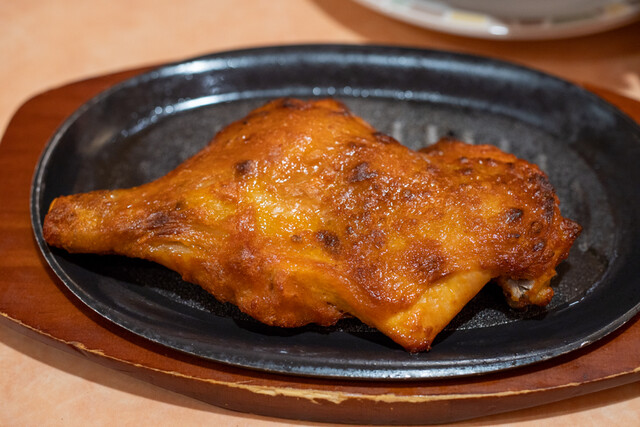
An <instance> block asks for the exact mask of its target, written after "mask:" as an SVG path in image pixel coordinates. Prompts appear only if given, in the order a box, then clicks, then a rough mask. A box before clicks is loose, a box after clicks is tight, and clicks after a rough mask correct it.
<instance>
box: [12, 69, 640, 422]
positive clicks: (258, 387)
mask: <svg viewBox="0 0 640 427" xmlns="http://www.w3.org/2000/svg"><path fill="white" fill-rule="evenodd" d="M143 71H146V69H145V70H143V69H139V70H132V71H127V72H123V73H118V74H111V75H107V76H102V77H98V78H93V79H90V80H85V81H81V82H77V83H73V84H70V85H67V86H64V87H61V88H58V89H54V90H51V91H48V92H46V93H43V94H41V95H38V96H36V97H34V98H32V99H31V100H29V101H27V102H26V103H25V104H24V105H23V106H22V107H21V108H20V109H19V110H18V111H17V112H16V114H15V116H14V117H13V119H12V120H11V122H10V123H9V126H8V128H7V131H6V133H5V135H4V137H3V139H2V142H1V144H0V183H1V185H0V201H1V204H0V236H1V237H0V315H1V317H0V319H1V321H3V322H4V323H5V324H6V325H8V326H10V327H13V328H15V329H17V330H19V331H21V332H23V333H25V334H28V335H30V336H32V337H33V338H35V339H38V340H42V341H45V342H46V343H48V344H51V345H54V346H56V347H59V348H62V349H64V350H67V351H70V352H79V353H81V354H82V355H84V356H86V357H87V358H88V359H90V360H93V361H95V362H97V363H100V364H101V365H105V366H108V367H111V368H114V369H117V370H118V371H120V372H126V373H128V374H130V375H132V376H134V377H136V378H139V379H142V380H144V381H148V382H150V383H152V384H155V385H158V386H161V387H165V388H167V389H170V390H173V391H175V392H178V393H182V394H185V395H188V396H191V397H194V398H196V399H199V400H202V401H205V402H208V403H211V404H213V405H217V406H220V407H224V408H229V409H233V410H237V411H242V412H248V413H254V414H261V415H268V416H274V417H286V418H291V419H303V420H311V421H325V422H342V423H366V424H374V423H383V424H392V423H399V424H411V423H420V424H426V423H443V422H451V421H457V420H462V419H468V418H474V417H480V416H484V415H490V414H496V413H500V412H506V411H511V410H516V409H521V408H527V407H532V406H536V405H542V404H545V403H549V402H554V401H558V400H561V399H566V398H570V397H574V396H577V395H581V394H586V393H591V392H595V391H599V390H603V389H606V388H610V387H615V386H619V385H623V384H627V383H630V382H633V381H637V380H640V351H638V349H640V316H636V317H635V318H634V319H632V320H631V321H630V322H629V323H627V324H626V325H625V326H624V327H622V328H621V329H619V330H618V331H616V332H615V333H613V334H611V335H610V336H608V337H606V338H605V339H603V340H601V341H599V342H597V343H596V344H594V345H591V346H588V347H586V348H583V349H581V350H578V351H575V352H573V353H570V354H568V355H565V356H561V357H558V358H555V359H553V360H551V361H548V362H544V363H540V364H537V365H533V366H529V367H524V368H519V369H515V370H511V371H508V372H503V373H497V374H490V375H482V376H477V377H470V378H463V379H451V380H437V381H435V380H430V381H406V382H404V381H401V382H398V381H389V382H382V381H380V382H368V381H364V382H363V381H338V380H323V379H311V378H303V377H295V376H286V375H274V374H267V373H261V372H257V371H252V370H244V369H239V368H234V367H230V366H226V365H223V364H218V363H215V362H210V361H206V360H202V359H199V358H197V357H192V356H188V355H185V354H183V353H180V352H177V351H173V350H170V349H167V348H164V347H162V346H159V345H157V344H153V343H150V342H149V341H147V340H145V339H143V338H140V337H138V336H135V335H133V334H131V333H128V332H127V331H125V330H123V329H121V328H120V327H118V326H116V325H113V324H111V323H110V322H108V321H106V320H104V319H103V318H101V317H99V316H98V315H96V314H94V313H93V312H92V311H91V310H89V309H88V308H86V307H84V306H83V305H82V304H81V303H80V302H79V301H77V300H76V299H75V297H74V296H73V295H71V294H70V292H68V291H67V290H66V288H65V287H64V286H63V285H62V284H61V283H60V281H59V280H58V279H57V277H56V276H55V275H54V273H53V272H52V271H51V270H50V269H49V268H48V266H47V264H46V262H45V261H44V259H43V258H42V256H41V254H40V251H39V250H38V247H37V245H36V243H35V240H34V238H33V234H32V230H31V223H30V217H29V192H30V186H31V179H32V174H33V171H34V168H35V165H36V163H37V161H38V158H39V156H40V153H41V151H42V149H43V148H44V146H45V144H46V142H47V141H48V140H49V138H50V137H51V136H52V134H53V133H54V132H55V131H56V129H57V128H58V126H59V125H60V124H61V123H62V122H63V121H64V120H65V118H66V117H67V116H68V115H70V114H71V113H72V112H73V111H74V110H76V109H77V108H78V107H79V106H80V105H81V104H82V103H84V102H85V101H87V100H88V99H89V98H91V97H92V96H94V95H96V94H97V93H98V92H100V91H102V90H104V89H106V88H108V87H109V86H111V85H113V84H115V83H118V82H120V81H122V80H124V79H126V78H129V77H132V76H134V75H136V74H138V73H141V72H143ZM589 89H590V90H591V91H593V92H595V93H597V94H599V95H600V96H602V97H603V98H605V99H607V100H608V101H609V102H612V103H613V104H615V105H617V106H618V107H619V108H620V109H621V110H623V111H625V112H626V113H627V114H629V115H630V116H631V117H633V118H634V119H635V120H636V121H640V103H639V102H637V101H633V100H631V99H628V98H625V97H622V96H620V95H616V94H614V93H612V92H609V91H606V90H603V89H599V88H589Z"/></svg>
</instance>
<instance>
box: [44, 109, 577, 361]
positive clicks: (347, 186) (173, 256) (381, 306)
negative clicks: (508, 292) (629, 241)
mask: <svg viewBox="0 0 640 427" xmlns="http://www.w3.org/2000/svg"><path fill="white" fill-rule="evenodd" d="M578 233H579V226H577V224H575V223H573V222H572V221H570V220H567V219H564V218H562V216H561V215H560V211H559V208H558V199H557V197H556V195H555V193H554V191H553V188H552V187H551V185H550V184H549V181H548V179H547V177H546V176H545V175H544V174H543V173H542V172H541V171H540V170H539V168H537V167H536V166H535V165H532V164H530V163H528V162H526V161H524V160H520V159H517V158H516V157H515V156H513V155H510V154H507V153H504V152H502V151H500V150H498V149H497V148H495V147H492V146H487V145H475V146H474V145H468V144H463V143H461V142H455V141H441V142H439V143H437V144H435V145H433V146H431V147H428V148H426V149H424V150H422V151H420V152H416V151H413V150H410V149H408V148H406V147H405V146H403V145H401V144H399V143H398V142H397V141H395V140H394V139H393V138H391V137H389V136H386V135H383V134H380V133H379V132H377V131H376V130H375V129H374V128H372V127H371V126H370V125H369V124H367V123H365V122H364V121H363V120H362V119H360V118H358V117H355V116H353V115H352V114H351V113H350V112H349V111H348V110H347V109H346V108H345V107H344V106H343V105H342V104H340V103H338V102H336V101H333V100H321V101H315V102H303V101H299V100H293V99H283V100H276V101H273V102H271V103H269V104H267V105H265V106H264V107H261V108H259V109H257V110H255V111H253V112H252V113H250V114H249V115H248V116H247V117H246V118H244V119H243V120H241V121H238V122H235V123H233V124H231V125H229V126H228V127H227V128H225V129H224V130H222V131H221V132H220V133H219V134H218V135H217V136H216V137H215V138H214V140H213V141H212V142H211V143H210V144H209V145H208V146H207V147H206V148H205V149H204V150H202V151H201V152H200V153H198V154H197V155H196V156H194V157H193V158H191V159H189V160H187V161H186V162H184V163H183V164H182V165H180V166H179V167H178V168H176V169H175V170H174V171H172V172H170V173H169V174H167V175H166V176H165V177H163V178H160V179H158V180H156V181H154V182H151V183H149V184H145V185H143V186H140V187H136V188H133V189H129V190H116V191H99V192H93V193H88V194H84V195H75V196H67V197H61V198H59V199H56V200H55V201H54V203H53V204H52V206H51V210H50V212H49V214H48V215H47V218H46V220H45V224H44V236H45V239H46V240H47V242H49V243H50V244H52V245H55V246H60V247H63V248H65V249H67V250H69V251H72V252H98V253H118V254H122V255H126V256H132V257H140V258H145V259H150V260H153V261H156V262H159V263H161V264H163V265H165V266H167V267H169V268H172V269H174V270H176V271H178V272H179V273H181V274H182V275H183V277H184V278H185V280H187V281H191V282H194V283H197V284H199V285H201V286H202V287H204V288H205V289H207V290H208V291H209V292H211V293H212V294H213V295H215V296H216V297H217V298H218V299H220V300H223V301H230V302H233V303H234V304H236V305H238V306H239V307H240V309H241V310H243V311H244V312H246V313H248V314H250V315H251V316H253V317H255V318H256V319H258V320H260V321H262V322H265V323H267V324H270V325H278V326H286V327H293V326H301V325H304V324H307V323H312V322H313V323H318V324H321V325H330V324H333V323H335V322H336V321H337V320H339V319H340V318H341V317H343V316H344V315H345V314H349V315H353V316H356V317H358V318H360V319H361V320H362V321H364V322H365V323H368V324H370V325H372V326H374V327H377V328H379V329H380V330H381V331H382V332H384V333H385V334H387V335H389V336H390V337H391V338H392V339H394V340H395V341H396V342H398V343H400V344H401V345H403V346H404V347H405V348H407V349H409V350H411V351H420V350H424V349H427V348H428V347H429V345H430V343H431V341H432V340H433V338H434V337H435V335H436V334H437V333H438V332H439V331H440V330H441V329H442V328H443V327H444V326H445V325H446V323H448V322H449V321H450V320H451V318H452V317H453V316H455V314H456V313H457V312H458V311H459V310H460V309H461V308H462V306H464V304H465V303H466V302H467V301H468V299H470V298H471V297H472V296H473V295H475V293H476V292H477V291H478V290H479V289H480V288H481V287H482V285H484V283H486V282H487V281H488V280H489V279H490V278H503V279H501V280H502V282H501V283H504V278H510V279H531V280H534V279H540V278H542V279H541V280H537V282H536V283H537V285H536V286H535V287H534V288H535V289H534V290H532V291H530V292H529V293H528V294H526V295H525V296H521V297H517V296H516V297H513V295H512V298H515V300H514V301H515V302H514V305H517V304H518V300H521V301H525V302H526V303H527V304H530V303H534V304H546V303H547V302H548V299H549V298H550V295H552V291H550V288H549V287H548V281H549V279H550V278H551V277H552V276H553V274H555V273H554V269H555V267H556V265H557V264H558V263H559V262H560V261H561V260H563V259H564V258H566V257H567V255H568V251H569V248H570V247H571V244H572V243H573V241H574V240H575V238H576V237H577V234H578ZM462 277H464V278H466V279H465V280H466V282H465V281H463V282H461V279H460V278H462ZM467 282H468V286H467V288H464V287H463V286H461V285H460V283H467ZM448 287H449V288H448ZM503 287H504V286H503ZM454 288H455V289H458V293H459V294H461V295H464V298H462V297H456V296H455V295H451V296H447V295H449V294H451V292H447V291H446V290H447V289H454ZM429 289H439V291H438V292H439V293H438V294H437V297H434V298H436V299H439V301H441V303H438V304H434V306H433V308H432V310H431V311H430V313H429V314H428V315H425V314H424V313H425V312H426V311H428V310H427V308H428V302H425V301H423V297H424V296H425V295H427V294H428V291H429ZM434 292H435V291H434ZM550 292H551V293H550ZM434 295H436V294H434ZM425 307H427V308H425ZM442 307H447V308H446V309H445V308H442ZM418 313H422V314H420V315H418Z"/></svg>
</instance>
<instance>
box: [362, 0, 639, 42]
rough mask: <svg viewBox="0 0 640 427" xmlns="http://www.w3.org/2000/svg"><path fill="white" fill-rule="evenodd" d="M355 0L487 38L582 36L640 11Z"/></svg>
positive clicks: (632, 6) (601, 5)
mask: <svg viewBox="0 0 640 427" xmlns="http://www.w3.org/2000/svg"><path fill="white" fill-rule="evenodd" d="M356 1H357V2H358V3H360V4H362V5H363V6H366V7H369V8H371V9H373V10H376V11H378V12H380V13H383V14H385V15H388V16H391V17H393V18H396V19H399V20H402V21H405V22H408V23H411V24H414V25H418V26H421V27H424V28H428V29H432V30H437V31H442V32H445V33H450V34H456V35H462V36H469V37H479V38H490V39H511V40H541V39H553V38H563V37H574V36H581V35H586V34H592V33H596V32H600V31H605V30H609V29H612V28H615V27H619V26H622V25H625V24H628V23H630V22H632V21H634V20H635V19H638V18H639V17H640V0H561V1H558V0H535V1H518V0H516V1H513V0H356ZM639 41H640V37H639Z"/></svg>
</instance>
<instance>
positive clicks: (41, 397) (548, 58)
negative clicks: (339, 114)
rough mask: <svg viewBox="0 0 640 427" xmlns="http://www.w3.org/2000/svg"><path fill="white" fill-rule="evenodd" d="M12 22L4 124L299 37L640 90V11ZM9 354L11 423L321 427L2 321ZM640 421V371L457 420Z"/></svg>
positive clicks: (169, 15)
mask: <svg viewBox="0 0 640 427" xmlns="http://www.w3.org/2000/svg"><path fill="white" fill-rule="evenodd" d="M0 22H2V25H0V58H2V60H1V61H0V64H2V65H0V81H1V82H2V91H1V92H0V133H3V132H4V129H5V128H6V126H7V124H8V122H9V119H10V118H11V116H12V115H13V113H14V112H15V111H16V109H17V108H18V107H19V106H20V105H21V104H22V103H24V102H25V101H26V100H27V99H29V98H30V97H32V96H34V95H36V94H38V93H41V92H43V91H45V90H47V89H50V88H53V87H56V86H60V85H63V84H65V83H69V82H73V81H76V80H78V79H83V78H89V77H93V76H97V75H100V74H105V73H111V72H115V71H119V70H123V69H130V68H139V67H143V66H148V65H156V64H161V63H163V62H169V61H176V60H180V59H185V58H188V57H192V56H197V55H202V54H207V53H212V52H216V51H221V50H229V49H235V48H244V47H255V46H267V45H279V44H297V43H325V42H326V43H375V44H393V45H404V46H414V47H425V48H436V49H446V50H451V51H457V52H467V53H475V54H481V55H485V56H490V57H494V58H500V59H506V60H510V61H514V62H518V63H521V64H524V65H527V66H530V67H533V68H537V69H540V70H543V71H547V72H549V73H551V74H554V75H557V76H560V77H562V78H565V79H568V80H571V81H574V82H578V83H588V84H593V85H597V86H600V87H604V88H606V89H610V90H613V91H616V92H618V93H620V94H623V95H625V96H627V97H630V98H635V99H638V100H640V23H634V24H630V25H627V26H625V27H622V28H619V29H616V30H611V31H607V32H604V33H600V34H594V35H590V36H584V37H577V38H569V39H561V40H549V41H538V42H536V41H531V42H527V41H517V42H516V41H488V40H479V39H469V38H463V37H457V36H451V35H445V34H440V33H437V32H432V31H428V30H425V29H421V28H418V27H414V26H411V25H408V24H404V23H401V22H398V21H395V20H393V19H391V18H387V17H385V16H382V15H379V14H377V13H375V12H373V11H370V10H368V9H366V8H364V7H362V6H360V5H359V4H357V3H354V2H351V1H348V0H216V1H204V0H202V1H200V0H186V1H180V2H177V1H165V0H161V1H151V0H140V1H127V2H125V1H122V0H110V1H106V0H99V1H94V2H86V1H80V0H58V1H55V2H54V1H45V0H41V1H37V0H25V1H15V2H10V1H5V2H0ZM0 185H1V184H0ZM0 256H4V254H0ZM0 364H1V366H2V375H0V425H3V426H4V425H7V426H13V425H16V426H22V425H86V424H87V423H88V422H89V424H90V425H122V424H124V425H157V426H162V425H206V424H211V425H233V426H245V425H246V426H270V425H274V426H275V425H315V424H314V423H309V422H302V421H301V422H296V421H289V420H280V419H271V418H267V417H261V416H254V415H248V414H241V413H236V412H231V411H227V410H225V409H221V408H217V407H215V406H211V405H208V404H205V403H202V402H199V401H196V400H194V399H191V398H188V397H185V396H182V395H179V394H176V393H173V392H170V391H167V390H164V389H161V388H159V387H156V386H153V385H151V384H148V383H145V382H142V381H139V380H136V379H134V378H131V377H129V376H127V375H125V374H121V373H119V372H116V371H114V370H111V369H108V368H105V367H103V366H100V365H98V364H95V363H93V362H90V361H88V360H86V359H84V358H82V357H80V356H76V355H73V354H70V353H66V352H62V351H59V350H57V349H54V348H52V347H50V346H48V345H46V344H44V343H42V342H39V341H36V340H33V339H31V338H28V337H26V336H23V335H22V334H20V333H19V332H16V331H15V330H13V329H9V328H7V327H5V326H4V325H2V324H0ZM639 420H640V383H632V384H628V385H625V386H621V387H617V388H613V389H609V390H605V391H601V392H597V393H593V394H589V395H586V396H581V397H576V398H571V399H568V400H564V401H560V402H556V403H553V404H548V405H545V406H541V407H537V408H532V409H525V410H520V411H515V412H511V413H506V414H500V415H494V416H491V417H486V418H482V419H476V420H472V421H467V422H462V423H459V424H458V425H517V426H530V425H540V424H543V423H552V424H553V425H584V426H588V425H637V424H638V423H639V422H640V421H639Z"/></svg>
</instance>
